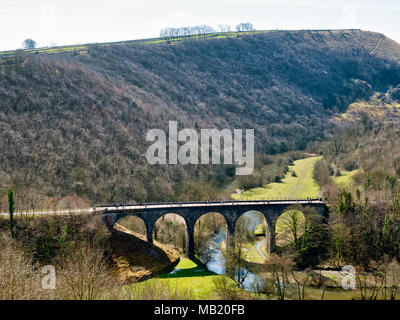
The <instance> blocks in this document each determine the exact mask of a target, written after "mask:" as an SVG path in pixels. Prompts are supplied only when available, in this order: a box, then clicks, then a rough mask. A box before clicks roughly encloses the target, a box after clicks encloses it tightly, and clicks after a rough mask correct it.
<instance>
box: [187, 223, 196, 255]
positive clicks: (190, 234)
mask: <svg viewBox="0 0 400 320" xmlns="http://www.w3.org/2000/svg"><path fill="white" fill-rule="evenodd" d="M186 256H187V257H188V258H189V259H193V258H194V230H193V229H192V228H188V230H187V233H186Z"/></svg>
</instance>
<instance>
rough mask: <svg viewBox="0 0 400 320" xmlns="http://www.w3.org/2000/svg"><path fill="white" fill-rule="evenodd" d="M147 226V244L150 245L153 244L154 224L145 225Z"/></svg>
mask: <svg viewBox="0 0 400 320" xmlns="http://www.w3.org/2000/svg"><path fill="white" fill-rule="evenodd" d="M145 225H146V235H147V242H148V243H149V244H153V227H154V225H153V224H150V223H145Z"/></svg>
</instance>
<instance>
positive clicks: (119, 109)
mask: <svg viewBox="0 0 400 320" xmlns="http://www.w3.org/2000/svg"><path fill="white" fill-rule="evenodd" d="M399 61H400V45H398V44H397V43H395V42H393V41H391V40H390V39H387V38H385V37H384V36H383V35H381V34H377V33H372V32H363V31H360V30H343V31H318V32H317V31H298V32H267V33H255V34H246V35H245V34H240V33H239V34H236V35H235V36H230V37H226V38H224V37H216V38H213V37H210V38H207V39H201V40H191V39H187V40H185V41H174V42H168V41H164V42H160V43H154V44H151V45H142V44H140V43H139V44H135V43H127V44H119V45H107V46H103V45H89V46H87V47H86V48H85V50H82V51H77V52H72V53H69V52H60V53H56V54H51V55H47V54H29V53H24V52H17V53H15V55H14V56H11V57H10V56H8V57H7V58H3V59H0V146H1V148H0V150H2V152H1V153H0V181H1V185H0V188H1V189H0V198H1V196H3V195H4V194H5V192H6V191H5V189H6V187H7V186H10V185H11V186H13V187H14V188H15V189H17V191H19V194H20V195H21V194H22V195H24V194H29V197H26V198H27V199H25V200H24V201H25V202H26V205H29V203H31V204H32V205H33V204H34V205H36V206H37V205H38V203H43V202H45V201H48V199H51V198H54V197H64V196H66V195H70V194H78V195H79V196H81V197H85V198H88V199H89V200H90V201H91V202H92V203H99V202H122V201H132V200H136V201H143V200H148V201H151V200H172V199H186V198H191V199H195V198H197V199H207V198H210V197H213V196H215V194H217V193H218V192H217V191H218V188H220V187H223V186H224V185H227V184H228V183H230V182H231V180H232V178H233V177H232V170H230V168H227V167H222V166H221V167H218V168H213V170H211V171H210V167H208V166H203V167H202V166H197V167H193V166H187V167H182V166H169V167H168V166H167V167H150V166H148V165H147V164H146V163H145V157H144V152H145V150H146V148H147V146H148V144H147V143H146V141H145V136H146V132H147V130H149V129H152V128H162V129H165V128H166V127H167V124H168V120H178V122H179V125H180V126H181V127H182V128H184V127H189V128H193V127H198V128H214V127H216V128H254V129H255V131H256V148H257V151H258V152H260V153H271V154H273V153H279V152H285V151H287V150H297V149H302V148H305V147H306V145H307V143H308V142H310V141H314V140H322V139H324V135H325V134H326V133H327V132H328V131H329V130H330V129H331V128H330V126H331V125H327V123H328V122H327V120H328V119H329V118H331V117H332V115H333V114H335V113H339V112H344V111H345V110H346V109H347V107H348V105H350V104H351V103H353V102H356V101H358V100H359V99H368V98H369V97H370V96H372V95H373V94H374V92H376V91H381V92H386V91H387V90H388V89H389V88H390V87H391V86H396V85H398V84H399V83H400V64H399V63H398V62H399ZM194 178H195V180H196V181H195V182H192V180H194ZM20 198H21V199H22V198H23V197H22V196H21V197H20ZM28 198H29V199H28ZM21 201H22V200H21Z"/></svg>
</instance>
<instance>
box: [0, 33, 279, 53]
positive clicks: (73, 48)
mask: <svg viewBox="0 0 400 320" xmlns="http://www.w3.org/2000/svg"><path fill="white" fill-rule="evenodd" d="M269 32H280V31H278V30H256V31H243V32H216V33H210V34H206V35H193V36H181V37H176V38H149V39H138V40H129V41H118V42H106V43H96V45H100V46H118V45H152V44H160V43H168V44H174V43H178V42H181V41H185V40H193V39H198V40H200V39H201V40H207V39H220V38H234V37H240V36H242V35H248V34H260V33H269ZM91 45H92V44H77V45H69V46H58V47H42V48H35V49H25V50H21V51H23V52H25V53H30V54H39V53H42V54H52V53H63V52H82V53H85V52H87V50H88V48H89V46H91ZM15 53H16V51H15V50H10V51H1V52H0V57H12V56H13V55H14V54H15Z"/></svg>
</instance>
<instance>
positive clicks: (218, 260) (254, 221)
mask: <svg viewBox="0 0 400 320" xmlns="http://www.w3.org/2000/svg"><path fill="white" fill-rule="evenodd" d="M244 217H245V218H247V221H246V226H247V228H248V230H249V231H251V232H253V231H254V230H255V229H256V227H257V226H258V225H259V224H261V223H264V218H263V217H262V216H260V215H258V214H253V212H251V211H249V212H247V213H245V214H244ZM222 241H226V230H225V228H221V229H220V230H219V232H218V233H216V234H215V235H214V236H213V237H211V239H210V240H209V245H210V248H211V251H212V255H211V256H212V257H211V260H210V261H209V262H208V263H207V264H206V267H207V269H208V270H209V271H212V272H215V273H217V274H225V273H226V268H225V258H224V255H223V254H222V252H221V248H220V246H221V242H222ZM262 243H263V241H260V242H258V243H257V246H261V245H262ZM246 272H247V270H245V269H242V270H241V274H245V273H246ZM259 281H260V278H259V276H257V275H256V274H254V273H251V272H249V273H248V274H247V276H246V279H245V280H244V282H243V288H244V289H246V290H250V291H254V288H255V285H256V284H257V283H258V282H259Z"/></svg>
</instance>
